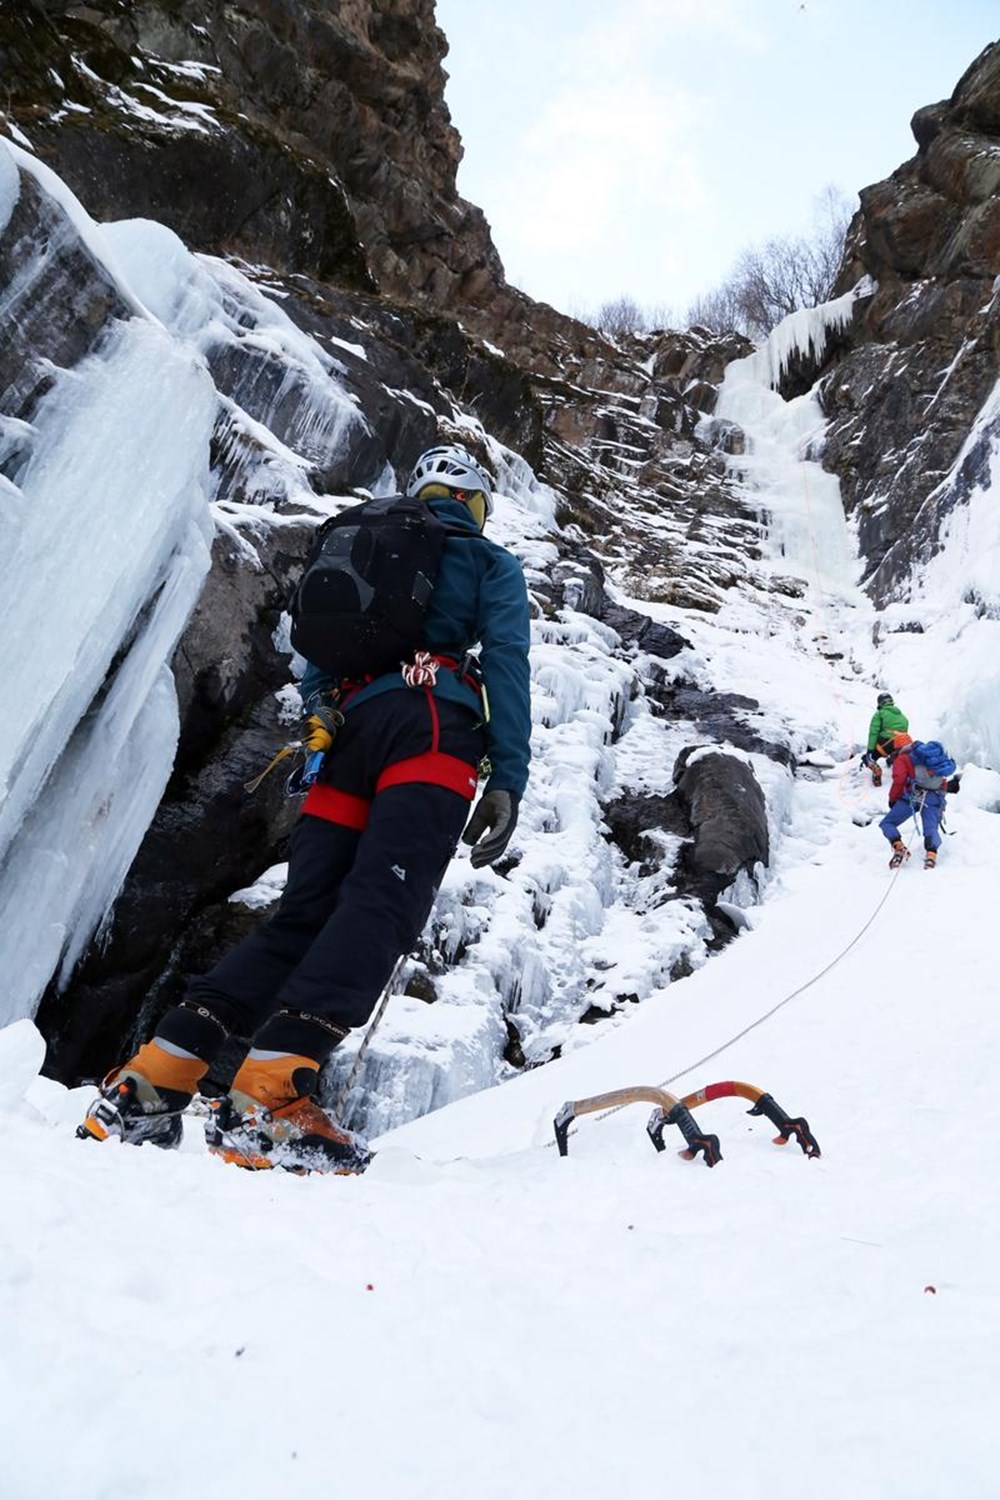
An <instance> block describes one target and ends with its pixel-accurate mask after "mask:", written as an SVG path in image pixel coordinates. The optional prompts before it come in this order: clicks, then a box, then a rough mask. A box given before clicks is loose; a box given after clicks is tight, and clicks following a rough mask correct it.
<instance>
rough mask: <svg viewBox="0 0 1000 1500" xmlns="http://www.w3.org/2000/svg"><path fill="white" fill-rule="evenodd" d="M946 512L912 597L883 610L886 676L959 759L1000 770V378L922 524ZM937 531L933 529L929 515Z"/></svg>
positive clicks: (918, 522)
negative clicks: (936, 543)
mask: <svg viewBox="0 0 1000 1500" xmlns="http://www.w3.org/2000/svg"><path fill="white" fill-rule="evenodd" d="M939 508H940V509H943V510H944V511H945V512H946V513H947V519H946V520H945V521H944V523H943V525H942V527H941V533H940V547H939V549H938V551H937V552H936V553H935V555H934V556H933V557H932V558H930V560H929V561H928V562H926V563H925V564H924V565H923V566H922V567H920V568H918V570H917V573H916V576H915V578H914V580H913V583H912V586H911V589H910V598H909V599H908V600H906V601H905V602H902V603H899V604H893V605H889V606H888V608H887V609H886V610H885V611H884V618H885V623H886V625H887V627H888V630H887V633H886V636H885V639H884V642H883V645H882V657H883V660H884V662H885V669H884V673H885V677H886V680H887V681H892V682H894V683H898V684H899V685H900V687H899V691H900V693H905V698H902V699H901V701H904V702H905V703H906V705H907V712H908V713H909V714H910V715H911V723H912V724H919V725H922V726H927V727H925V728H921V729H919V731H918V732H919V733H920V734H921V735H922V736H923V737H924V738H931V737H933V738H936V739H940V740H943V741H944V742H945V743H946V744H947V746H948V748H949V750H950V751H951V753H952V755H954V756H955V758H956V760H958V761H959V763H960V764H964V763H966V762H974V763H975V764H977V765H980V766H988V767H990V768H992V769H994V770H997V769H1000V381H998V382H997V384H996V386H995V387H994V388H993V390H992V392H991V393H990V395H989V397H988V398H987V400H986V401H985V402H984V404H983V407H982V409H981V411H980V412H979V415H978V416H977V418H976V421H975V423H974V424H973V427H972V430H971V432H970V433H969V436H968V438H967V439H966V441H965V443H964V444H963V445H962V448H961V451H960V452H959V454H958V456H957V457H956V459H955V462H954V463H953V464H952V467H951V469H950V470H949V472H948V473H947V474H946V475H945V477H944V479H943V480H942V481H941V483H940V484H939V485H937V487H936V488H935V489H934V490H933V491H932V492H931V494H930V495H928V497H927V500H926V501H925V502H924V506H923V507H922V509H921V511H919V512H918V514H917V516H916V517H915V519H914V523H913V524H914V526H915V527H918V528H919V527H921V526H922V525H923V524H924V517H925V516H926V515H927V514H928V513H930V514H932V515H933V514H934V513H936V512H937V510H938V509H939ZM926 529H927V533H928V535H929V536H930V535H933V526H932V525H931V523H930V522H928V523H927V526H926Z"/></svg>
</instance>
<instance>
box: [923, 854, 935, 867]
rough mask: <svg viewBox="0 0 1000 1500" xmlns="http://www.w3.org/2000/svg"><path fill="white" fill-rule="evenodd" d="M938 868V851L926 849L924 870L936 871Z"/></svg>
mask: <svg viewBox="0 0 1000 1500" xmlns="http://www.w3.org/2000/svg"><path fill="white" fill-rule="evenodd" d="M936 868H937V850H936V849H925V850H924V869H925V870H934V869H936Z"/></svg>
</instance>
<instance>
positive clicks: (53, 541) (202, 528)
mask: <svg viewBox="0 0 1000 1500" xmlns="http://www.w3.org/2000/svg"><path fill="white" fill-rule="evenodd" d="M214 410H215V395H214V392H213V390H212V387H211V384H210V382H209V381H208V379H207V378H206V375H205V371H204V369H203V367H202V366H201V365H200V363H197V362H195V361H193V360H192V359H191V358H190V356H188V355H185V354H183V353H179V352H178V351H177V349H176V347H175V346H174V344H173V343H172V341H171V339H170V338H169V336H168V335H167V334H166V333H165V331H164V330H163V329H162V328H161V327H160V326H159V325H158V324H156V323H154V322H152V321H149V320H147V319H134V320H132V321H131V322H129V323H126V324H123V325H121V326H120V327H119V328H118V329H117V330H116V331H115V332H114V333H112V334H111V335H110V336H109V339H108V341H107V342H106V344H105V345H104V347H103V349H102V354H101V356H100V357H92V358H90V359H88V360H87V361H85V362H84V363H82V364H80V365H79V366H77V367H76V369H75V370H74V371H73V372H72V373H69V374H65V375H63V376H62V377H60V378H59V379H58V380H57V382H56V384H55V385H54V387H53V388H52V390H51V391H50V392H49V393H48V395H47V396H46V397H45V398H44V400H43V401H42V403H41V405H40V406H39V408H38V411H37V413H36V415H35V419H34V424H33V425H34V429H35V444H34V448H33V452H32V455H31V457H30V460H29V462H28V464H27V466H26V468H25V470H24V472H23V474H22V475H21V490H22V493H23V497H24V502H25V503H24V504H23V506H21V507H19V508H18V510H17V511H16V513H15V512H13V511H12V509H11V508H9V507H8V508H6V509H5V511H4V514H3V521H2V527H3V546H2V548H0V578H3V579H5V580H14V579H16V581H17V582H16V588H14V587H10V586H5V587H4V588H3V589H2V590H0V629H2V631H3V634H4V639H5V640H6V641H7V642H8V643H9V648H8V650H7V651H6V652H5V653H4V658H3V662H2V663H0V697H2V699H3V701H4V703H5V704H6V705H8V706H9V708H10V711H8V712H7V713H5V714H4V715H3V717H2V719H0V911H2V913H3V920H2V922H0V931H2V934H3V936H2V939H0V993H2V995H3V1002H2V1003H3V1005H4V1007H5V1009H4V1012H3V1013H4V1015H5V1016H6V1017H7V1018H13V1017H16V1016H18V1015H23V1014H30V1013H31V1011H32V1009H33V1007H34V1004H35V1003H36V1002H37V999H38V996H39V994H40V992H41V990H42V989H43V988H44V986H45V984H46V983H47V982H48V979H49V978H50V977H51V975H52V973H53V971H54V970H55V968H56V966H57V965H58V964H59V963H60V961H61V959H62V958H63V956H64V955H65V957H66V961H67V962H72V960H73V958H75V957H77V956H79V954H80V953H81V951H82V949H83V947H84V946H85V944H86V943H87V941H88V940H89V939H90V937H91V936H92V935H93V933H94V931H95V930H96V928H97V927H98V926H99V924H100V922H101V921H102V919H103V918H104V916H105V914H106V912H107V909H108V906H109V905H110V903H111V902H112V901H113V899H114V896H115V894H116V893H117V891H118V889H119V887H120V884H121V881H122V879H123V878H124V875H125V872H126V870H127V868H128V865H129V863H130V862H131V860H132V858H133V857H134V854H135V851H136V849H137V848H138V846H139V843H140V841H141V839H142V836H143V834H144V832H145V830H146V827H147V826H148V823H149V821H150V819H151V817H152V814H153V811H154V810H155V807H156V804H157V802H158V800H159V798H160V796H161V795H162V792H163V788H164V786H165V785H166V782H167V779H168V777H169V774H170V769H171V765H172V762H173V755H174V750H175V747H176V738H177V723H176V703H175V698H174V692H173V686H172V679H170V678H169V674H166V673H165V669H164V663H165V662H166V661H168V660H169V658H170V655H171V653H172V651H173V648H174V645H175V644H176V641H177V639H178V637H179V635H180V633H181V631H182V630H183V628H184V625H185V623H186V621H187V618H188V616H189V614H190V612H191V610H192V609H193V607H194V604H195V602H196V600H197V597H198V594H199V592H200V589H201V585H202V582H203V579H204V576H205V573H206V572H207V569H208V565H209V552H208V545H207V540H208V525H207V509H206V481H207V464H208V443H209V437H210V433H211V426H212V420H213V415H214Z"/></svg>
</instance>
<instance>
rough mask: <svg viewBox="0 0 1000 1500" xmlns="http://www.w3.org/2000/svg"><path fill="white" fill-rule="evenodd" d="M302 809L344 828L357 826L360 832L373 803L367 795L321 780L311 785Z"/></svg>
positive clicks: (366, 821)
mask: <svg viewBox="0 0 1000 1500" xmlns="http://www.w3.org/2000/svg"><path fill="white" fill-rule="evenodd" d="M302 811H303V813H308V814H309V815H310V817H313V818H325V819H326V821H327V822H328V823H339V824H340V825H341V826H342V827H343V828H356V829H357V830H358V832H359V833H360V832H361V830H362V829H363V828H364V827H365V826H366V825H367V823H368V814H369V812H370V811H371V803H370V802H369V801H368V799H367V797H355V796H353V794H352V793H351V792H342V791H340V790H339V789H338V788H337V787H335V786H326V785H324V783H323V782H320V783H319V784H318V785H316V786H313V787H310V789H309V792H308V794H307V796H306V800H305V801H304V802H303V804H302Z"/></svg>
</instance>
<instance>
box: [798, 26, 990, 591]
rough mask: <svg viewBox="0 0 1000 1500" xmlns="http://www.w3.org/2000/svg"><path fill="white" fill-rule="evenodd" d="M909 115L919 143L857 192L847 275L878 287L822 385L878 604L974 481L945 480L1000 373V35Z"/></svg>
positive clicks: (831, 461)
mask: <svg viewBox="0 0 1000 1500" xmlns="http://www.w3.org/2000/svg"><path fill="white" fill-rule="evenodd" d="M912 128H913V133H914V136H915V138H916V141H917V152H916V155H915V156H914V157H913V158H912V159H911V160H910V161H908V162H906V163H904V164H903V165H902V166H901V167H899V168H898V169H897V171H895V172H894V173H893V174H892V176H891V177H890V178H888V179H887V180H886V181H885V182H880V183H876V184H875V185H874V186H872V187H868V188H865V189H864V190H863V191H862V193H861V209H860V212H859V213H858V215H857V216H856V218H855V220H854V223H853V225H852V226H851V230H850V233H849V235H848V242H847V250H846V254H845V260H844V265H843V268H842V271H841V276H840V284H839V289H840V290H846V289H847V288H848V287H850V286H853V285H854V284H855V283H856V282H857V281H858V280H859V279H860V278H861V276H863V275H866V274H867V275H869V276H871V277H872V278H873V280H874V281H875V282H876V283H877V290H876V291H875V294H874V296H872V297H870V298H867V299H865V300H864V301H862V302H861V303H860V304H859V309H858V312H857V314H856V316H855V320H854V326H853V328H852V329H851V331H850V335H849V338H848V340H847V341H846V342H847V352H846V353H844V354H843V355H842V356H841V357H839V358H838V359H837V360H836V362H835V363H834V364H833V367H832V368H831V369H829V370H828V371H827V373H826V374H825V376H824V378H823V382H822V386H821V397H822V402H823V406H824V409H825V411H826V412H827V414H828V416H829V417H830V419H831V425H830V429H829V436H828V441H827V449H826V454H825V457H824V463H825V464H826V466H827V467H829V468H831V469H833V470H834V471H835V472H836V473H837V474H838V475H839V476H840V479H841V485H842V491H843V495H844V501H845V506H846V508H847V510H848V512H849V513H850V514H851V515H853V516H855V517H856V518H857V522H858V534H859V538H860V544H861V550H862V553H863V556H864V557H865V559H866V560H867V563H868V587H869V589H870V591H871V593H872V595H873V597H874V598H875V600H876V602H877V603H880V604H881V603H886V602H888V601H889V600H891V599H893V598H899V597H901V596H903V595H904V594H905V592H906V589H907V585H908V580H909V578H910V575H911V573H912V570H913V567H914V564H915V563H916V562H918V561H920V560H921V559H924V558H926V557H928V556H929V555H931V553H932V552H933V550H934V548H935V546H936V543H937V539H938V536H939V533H940V528H941V523H942V521H943V520H944V519H945V517H946V516H947V515H948V514H949V512H950V510H951V508H952V507H953V506H954V505H955V504H956V503H958V502H959V501H960V500H961V499H962V497H963V494H964V493H967V484H968V481H969V479H970V478H971V477H972V476H971V473H970V475H968V476H966V483H965V485H964V486H963V484H962V483H959V485H958V486H957V487H951V486H947V487H942V481H943V480H945V478H946V476H947V475H948V474H949V471H950V470H951V468H952V466H953V465H954V463H955V460H956V458H957V457H958V455H959V452H960V450H961V448H962V445H963V443H964V442H965V440H966V438H967V437H968V435H969V431H970V429H971V427H972V425H973V423H974V421H975V419H976V416H977V414H978V412H979V411H980V409H981V407H982V406H983V403H984V402H985V400H986V398H987V396H988V395H989V393H990V391H991V390H992V388H993V386H994V384H995V383H996V380H997V378H998V374H1000V296H998V295H997V292H996V289H995V286H994V283H995V281H996V278H997V276H998V275H1000V43H993V44H991V45H990V46H989V47H987V48H986V50H985V51H984V52H983V53H982V54H981V56H980V57H979V58H978V59H977V60H976V61H975V62H974V63H973V64H972V66H971V67H970V68H969V69H968V71H967V72H966V73H965V75H964V76H963V77H962V79H961V80H960V81H959V83H958V85H957V87H956V89H955V92H954V94H953V95H952V96H951V98H950V99H949V100H946V101H944V102H942V103H940V104H934V105H929V106H927V107H926V108H924V109H921V110H918V111H917V113H916V115H915V116H914V118H913V122H912ZM973 468H974V464H973Z"/></svg>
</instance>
